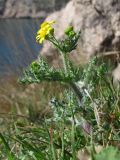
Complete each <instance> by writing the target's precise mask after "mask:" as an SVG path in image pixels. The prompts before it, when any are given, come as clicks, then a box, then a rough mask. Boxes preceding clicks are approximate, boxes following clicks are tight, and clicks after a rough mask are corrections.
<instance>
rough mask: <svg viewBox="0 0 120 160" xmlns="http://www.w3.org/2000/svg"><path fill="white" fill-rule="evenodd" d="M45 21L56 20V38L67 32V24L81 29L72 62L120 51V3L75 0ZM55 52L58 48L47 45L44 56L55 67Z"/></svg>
mask: <svg viewBox="0 0 120 160" xmlns="http://www.w3.org/2000/svg"><path fill="white" fill-rule="evenodd" d="M46 20H47V21H49V20H56V24H55V26H54V27H55V34H56V36H57V38H62V37H64V29H65V28H66V27H67V26H68V25H73V26H74V28H75V30H81V38H80V40H79V43H78V47H77V49H76V50H75V51H74V52H73V53H71V56H72V59H73V60H75V59H76V61H78V63H81V61H85V60H86V59H89V57H91V56H93V55H96V54H102V53H103V52H110V51H119V50H120V1H119V0H105V1H104V0H99V1H98V0H72V1H70V2H69V3H68V4H67V5H66V7H65V8H63V9H61V11H57V12H55V13H53V14H51V15H50V16H48V17H47V18H46ZM56 53H57V52H56V49H55V48H53V47H52V46H51V44H49V43H48V42H45V44H44V47H43V50H42V51H41V54H42V55H43V56H45V57H46V58H47V59H48V61H50V62H53V64H58V63H57V62H56V60H57V58H58V57H57V56H56V55H57V54H56Z"/></svg>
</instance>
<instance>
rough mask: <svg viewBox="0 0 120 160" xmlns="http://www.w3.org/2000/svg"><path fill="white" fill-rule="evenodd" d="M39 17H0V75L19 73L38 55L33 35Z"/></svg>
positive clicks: (39, 48) (38, 50)
mask: <svg viewBox="0 0 120 160" xmlns="http://www.w3.org/2000/svg"><path fill="white" fill-rule="evenodd" d="M41 22H42V20H41V19H0V76H1V75H10V74H13V73H14V74H17V75H19V74H21V73H22V71H23V69H24V68H26V67H27V66H28V65H29V64H30V63H31V61H32V60H34V59H36V58H37V57H38V54H39V53H40V50H41V47H42V46H40V45H39V44H37V43H36V40H35V36H36V32H37V30H38V28H39V25H40V23H41Z"/></svg>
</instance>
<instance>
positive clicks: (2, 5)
mask: <svg viewBox="0 0 120 160" xmlns="http://www.w3.org/2000/svg"><path fill="white" fill-rule="evenodd" d="M5 2H6V0H0V14H2V13H3V11H4V8H5Z"/></svg>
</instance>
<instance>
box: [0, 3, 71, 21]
mask: <svg viewBox="0 0 120 160" xmlns="http://www.w3.org/2000/svg"><path fill="white" fill-rule="evenodd" d="M68 1H69V0H0V17H1V18H11V17H12V18H13V17H17V18H21V17H22V18H23V17H32V18H37V17H39V18H44V17H46V16H47V15H48V14H49V13H51V12H53V11H56V10H59V9H60V8H62V7H65V4H66V3H67V2H68Z"/></svg>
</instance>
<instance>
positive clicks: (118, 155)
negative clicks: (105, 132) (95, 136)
mask: <svg viewBox="0 0 120 160" xmlns="http://www.w3.org/2000/svg"><path fill="white" fill-rule="evenodd" d="M94 159H95V160H101V159H102V160H119V159H120V151H119V150H118V149H117V148H115V147H112V146H109V147H107V148H105V149H103V150H102V151H101V152H100V153H99V154H97V155H95V158H94Z"/></svg>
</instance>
